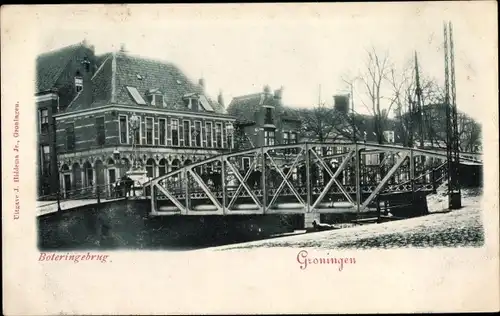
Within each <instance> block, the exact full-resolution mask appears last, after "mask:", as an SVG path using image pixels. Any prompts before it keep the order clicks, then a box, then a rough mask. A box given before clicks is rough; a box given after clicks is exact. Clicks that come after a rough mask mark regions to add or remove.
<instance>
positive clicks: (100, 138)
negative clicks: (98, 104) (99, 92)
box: [95, 117, 106, 145]
mask: <svg viewBox="0 0 500 316" xmlns="http://www.w3.org/2000/svg"><path fill="white" fill-rule="evenodd" d="M95 126H96V135H97V137H96V141H97V145H104V143H105V142H106V130H105V129H104V117H98V118H96V119H95Z"/></svg>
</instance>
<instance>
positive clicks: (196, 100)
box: [191, 99, 199, 111]
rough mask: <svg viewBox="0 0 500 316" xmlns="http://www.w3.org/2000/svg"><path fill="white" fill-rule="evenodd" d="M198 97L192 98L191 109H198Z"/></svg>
mask: <svg viewBox="0 0 500 316" xmlns="http://www.w3.org/2000/svg"><path fill="white" fill-rule="evenodd" d="M198 107H199V106H198V99H191V110H193V111H198Z"/></svg>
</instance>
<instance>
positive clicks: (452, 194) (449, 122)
mask: <svg viewBox="0 0 500 316" xmlns="http://www.w3.org/2000/svg"><path fill="white" fill-rule="evenodd" d="M448 30H449V40H450V44H449V47H448ZM453 49H454V47H453V31H452V28H451V22H449V23H448V25H447V24H446V23H444V54H445V60H444V67H445V104H444V105H445V107H446V159H447V164H448V177H447V179H448V208H449V209H450V210H451V209H459V208H461V207H462V202H461V192H460V183H459V179H458V167H459V164H460V161H459V159H460V157H459V152H458V150H459V148H458V126H457V121H456V117H457V114H456V111H457V109H456V87H455V61H454V52H453ZM448 61H450V63H451V65H450V66H451V84H450V69H449V67H448ZM450 85H451V100H450Z"/></svg>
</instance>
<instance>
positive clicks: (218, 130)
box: [215, 123, 222, 148]
mask: <svg viewBox="0 0 500 316" xmlns="http://www.w3.org/2000/svg"><path fill="white" fill-rule="evenodd" d="M215 147H217V148H222V123H215Z"/></svg>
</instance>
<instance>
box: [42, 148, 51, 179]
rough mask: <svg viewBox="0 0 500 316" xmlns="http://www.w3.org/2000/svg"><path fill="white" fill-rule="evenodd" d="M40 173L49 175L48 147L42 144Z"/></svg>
mask: <svg viewBox="0 0 500 316" xmlns="http://www.w3.org/2000/svg"><path fill="white" fill-rule="evenodd" d="M41 150H42V157H41V158H42V173H43V175H45V176H47V175H50V147H49V146H48V145H44V146H42V149H41Z"/></svg>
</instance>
